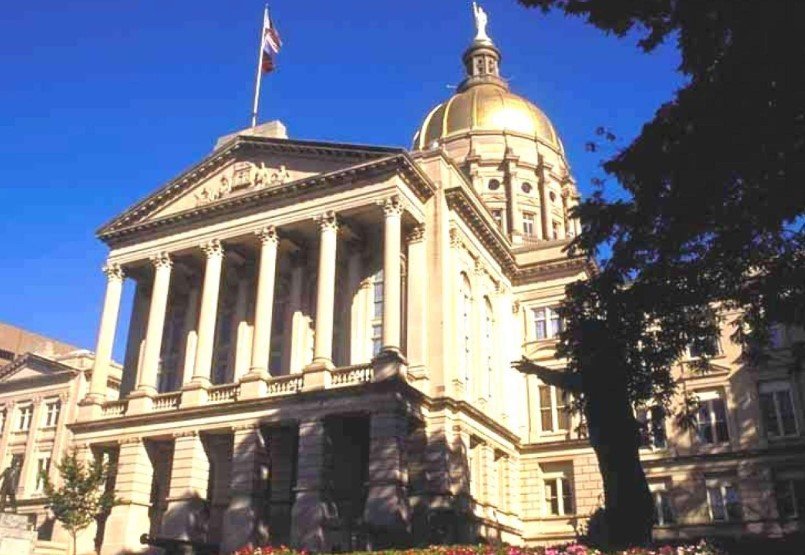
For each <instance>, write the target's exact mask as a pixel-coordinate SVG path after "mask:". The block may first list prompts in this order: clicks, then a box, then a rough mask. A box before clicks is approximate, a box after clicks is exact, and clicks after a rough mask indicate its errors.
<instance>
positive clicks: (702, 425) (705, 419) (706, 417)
mask: <svg viewBox="0 0 805 555" xmlns="http://www.w3.org/2000/svg"><path fill="white" fill-rule="evenodd" d="M696 420H697V432H698V434H699V439H700V440H701V441H702V442H704V443H713V441H714V440H713V427H712V425H711V424H710V405H709V402H708V401H705V402H703V403H701V404H700V405H699V412H698V413H697V414H696Z"/></svg>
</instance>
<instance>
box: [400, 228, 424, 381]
mask: <svg viewBox="0 0 805 555" xmlns="http://www.w3.org/2000/svg"><path fill="white" fill-rule="evenodd" d="M407 240H408V295H407V299H406V300H407V304H408V306H407V308H406V310H407V312H408V319H407V321H408V333H407V335H406V337H407V342H406V343H407V344H406V349H405V354H406V358H407V359H408V364H409V366H408V374H409V376H411V377H414V378H422V377H424V374H423V373H424V371H425V366H426V364H427V361H426V352H427V351H426V342H427V337H428V331H427V326H428V323H427V316H428V315H427V295H428V275H427V274H428V271H427V270H428V269H427V256H426V252H425V226H424V224H421V225H418V226H416V227H415V228H414V229H412V230H411V232H410V233H409V234H408V237H407Z"/></svg>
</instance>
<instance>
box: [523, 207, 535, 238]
mask: <svg viewBox="0 0 805 555" xmlns="http://www.w3.org/2000/svg"><path fill="white" fill-rule="evenodd" d="M523 235H525V236H526V237H533V236H534V213H533V212H523Z"/></svg>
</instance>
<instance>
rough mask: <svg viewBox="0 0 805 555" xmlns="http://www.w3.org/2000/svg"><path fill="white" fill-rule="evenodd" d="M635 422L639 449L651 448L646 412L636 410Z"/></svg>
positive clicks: (644, 410)
mask: <svg viewBox="0 0 805 555" xmlns="http://www.w3.org/2000/svg"><path fill="white" fill-rule="evenodd" d="M635 420H637V426H638V433H639V434H640V447H651V437H650V436H651V433H650V431H649V420H648V410H646V409H637V410H636V411H635Z"/></svg>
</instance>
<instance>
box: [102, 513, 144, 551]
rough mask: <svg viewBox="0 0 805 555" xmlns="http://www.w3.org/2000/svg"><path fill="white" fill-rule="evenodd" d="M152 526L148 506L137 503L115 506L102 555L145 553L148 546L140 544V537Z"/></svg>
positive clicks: (107, 523)
mask: <svg viewBox="0 0 805 555" xmlns="http://www.w3.org/2000/svg"><path fill="white" fill-rule="evenodd" d="M150 526H151V521H150V520H149V518H148V505H140V504H137V503H126V504H123V505H115V506H114V507H112V512H111V514H110V515H109V518H108V519H107V520H106V531H105V533H104V536H103V546H101V554H100V555H118V554H119V553H145V552H146V551H147V550H148V546H146V545H143V544H141V543H140V536H141V535H142V534H143V533H145V532H147V531H148V529H149V528H150Z"/></svg>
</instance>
